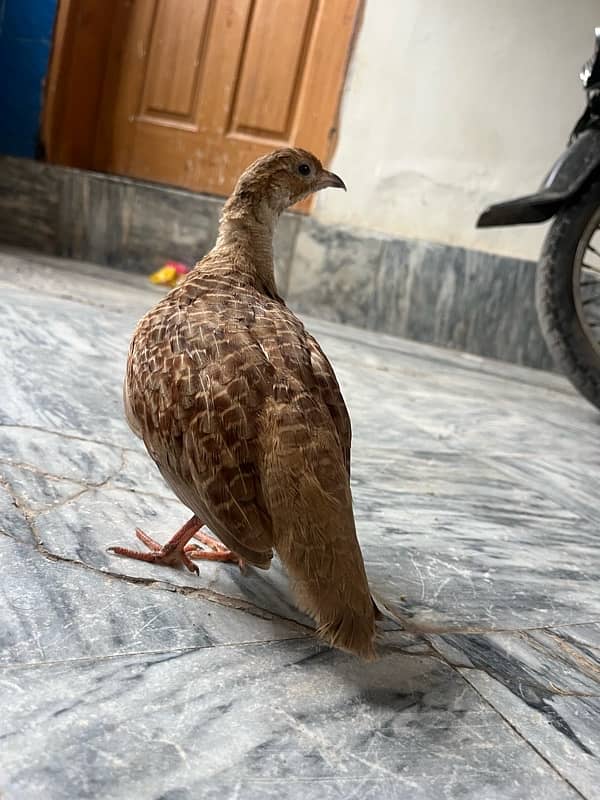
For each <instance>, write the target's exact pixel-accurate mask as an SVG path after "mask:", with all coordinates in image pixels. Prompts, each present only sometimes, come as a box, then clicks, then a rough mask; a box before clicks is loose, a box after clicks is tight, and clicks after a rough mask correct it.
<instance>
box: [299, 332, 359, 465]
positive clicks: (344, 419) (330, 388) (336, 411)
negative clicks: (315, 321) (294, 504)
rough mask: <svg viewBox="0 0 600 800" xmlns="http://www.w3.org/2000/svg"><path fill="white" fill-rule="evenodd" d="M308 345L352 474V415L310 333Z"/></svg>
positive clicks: (318, 346) (316, 377) (323, 355)
mask: <svg viewBox="0 0 600 800" xmlns="http://www.w3.org/2000/svg"><path fill="white" fill-rule="evenodd" d="M306 345H307V347H308V350H309V352H310V360H311V364H312V369H313V373H314V376H315V381H316V386H317V389H318V392H319V394H320V397H321V399H322V400H323V402H324V403H325V405H326V406H327V408H328V410H329V413H330V414H331V418H332V420H333V423H334V425H335V429H336V431H337V434H338V437H339V440H340V445H341V448H342V452H343V454H344V463H345V466H346V471H347V472H348V476H350V450H351V446H352V425H351V423H350V415H349V414H348V409H347V408H346V403H345V402H344V398H343V397H342V392H341V390H340V387H339V384H338V382H337V378H336V377H335V372H334V371H333V367H332V366H331V364H330V362H329V359H328V358H327V356H326V355H325V353H324V352H323V351H322V350H321V347H320V345H319V343H318V342H317V340H316V339H315V338H314V337H313V336H311V335H310V334H308V333H307V334H306Z"/></svg>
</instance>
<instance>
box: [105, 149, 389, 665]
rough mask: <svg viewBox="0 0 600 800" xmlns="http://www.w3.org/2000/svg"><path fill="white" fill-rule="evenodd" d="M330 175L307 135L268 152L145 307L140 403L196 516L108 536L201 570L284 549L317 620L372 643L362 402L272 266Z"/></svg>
mask: <svg viewBox="0 0 600 800" xmlns="http://www.w3.org/2000/svg"><path fill="white" fill-rule="evenodd" d="M328 186H331V187H339V188H342V189H345V188H346V187H345V186H344V183H343V181H342V180H341V178H339V177H338V176H337V175H335V174H333V173H332V172H328V171H327V170H325V169H324V168H323V167H322V165H321V163H320V161H319V160H318V159H317V158H316V157H315V156H313V155H312V154H311V153H308V152H306V151H304V150H300V149H282V150H276V151H275V152H273V153H270V154H269V155H267V156H265V157H264V158H260V159H259V160H258V161H255V162H254V163H253V164H252V165H251V166H250V167H249V168H248V169H247V170H246V171H245V172H244V173H243V175H242V176H241V177H240V179H239V181H238V183H237V185H236V187H235V189H234V191H233V194H232V195H231V197H230V198H229V199H228V201H227V202H226V204H225V206H224V208H223V212H222V215H221V219H220V225H219V234H218V238H217V241H216V244H215V246H214V248H213V249H212V250H211V251H210V253H208V255H207V256H205V257H204V258H203V259H202V260H201V261H200V262H198V264H196V266H195V267H194V269H193V270H192V271H191V272H190V273H189V274H188V275H187V276H186V278H185V279H184V280H183V282H182V283H181V284H179V285H178V286H177V287H176V288H175V289H173V290H172V291H171V292H170V293H169V294H168V295H167V296H166V297H165V298H164V299H162V300H161V301H160V302H159V303H158V305H156V306H155V307H154V308H153V309H151V310H150V311H149V312H148V313H147V314H146V316H145V317H143V318H142V320H141V321H140V322H139V323H138V325H137V327H136V329H135V333H134V335H133V340H132V342H131V347H130V350H129V359H128V363H127V375H126V378H125V386H124V403H125V411H126V415H127V419H128V421H129V424H130V425H131V428H132V429H133V431H134V432H135V433H136V434H137V435H138V436H140V437H141V438H142V439H143V440H144V444H145V445H146V448H147V450H148V452H149V453H150V455H151V457H152V458H153V460H154V461H155V462H156V464H157V465H158V468H159V470H160V472H161V473H162V475H163V477H164V478H165V480H166V481H167V483H168V484H169V485H170V486H171V488H172V489H173V491H174V492H175V494H176V495H177V497H178V498H179V499H180V500H181V501H182V503H184V504H185V505H186V506H187V507H188V508H189V509H191V511H192V512H193V516H192V518H191V519H190V520H189V521H188V522H187V523H186V524H185V525H184V526H183V527H182V528H181V529H180V530H179V531H178V532H177V533H176V534H175V535H174V536H173V537H172V538H171V539H170V541H169V542H167V544H165V545H164V546H161V545H160V544H158V543H157V542H156V541H154V539H151V538H150V537H149V536H148V535H147V534H145V533H144V532H143V531H140V530H139V529H138V530H137V531H136V534H137V536H138V538H139V539H140V540H141V541H142V542H143V543H144V544H145V545H146V546H147V547H148V548H149V551H148V552H139V551H136V550H130V549H128V548H123V547H113V548H110V549H111V550H112V551H113V552H115V553H117V554H119V555H123V556H129V557H131V558H137V559H141V560H143V561H150V562H153V563H157V564H169V565H179V564H184V565H185V566H186V567H187V568H188V569H190V570H192V571H194V572H197V571H198V570H197V567H196V566H195V564H193V562H192V561H191V560H190V559H191V558H199V559H212V560H223V561H225V560H229V561H237V562H238V563H239V564H240V566H242V565H243V564H244V563H245V562H247V563H249V564H253V565H255V566H256V567H260V568H263V569H268V568H269V565H270V562H271V558H272V557H273V551H274V550H275V551H276V552H277V553H278V555H279V557H280V559H281V561H282V562H283V564H284V566H285V568H286V570H287V572H288V574H289V576H290V578H291V581H292V584H293V588H294V592H295V596H296V598H297V602H298V604H299V606H300V607H301V608H302V610H304V611H306V612H307V613H308V614H310V615H311V616H312V617H313V619H314V620H315V621H316V623H317V625H318V631H317V633H318V635H320V636H321V637H322V638H323V639H325V640H326V641H328V642H329V643H330V644H332V645H334V646H336V647H339V648H341V649H344V650H348V651H351V652H353V653H357V654H359V655H361V656H364V657H371V656H372V655H373V653H374V637H375V618H376V616H377V615H378V612H377V611H376V608H375V606H374V603H373V599H372V597H371V593H370V591H369V586H368V583H367V577H366V574H365V568H364V563H363V559H362V554H361V551H360V548H359V544H358V540H357V538H356V531H355V525H354V515H353V512H352V496H351V493H350V441H351V428H350V418H349V416H348V411H347V409H346V406H345V403H344V399H343V397H342V394H341V392H340V388H339V386H338V383H337V380H336V377H335V374H334V371H333V368H332V366H331V364H330V363H329V361H328V360H327V358H326V357H325V355H324V353H323V351H322V350H321V348H320V346H319V344H318V343H317V341H316V340H315V339H314V338H313V337H312V336H311V335H310V334H309V333H307V331H306V330H305V329H304V326H303V324H302V322H301V321H300V320H299V319H298V318H297V317H296V316H295V315H294V314H293V313H292V312H291V311H290V310H289V309H288V308H287V306H286V304H285V302H284V301H283V299H282V298H281V297H280V296H279V294H278V292H277V288H276V286H275V278H274V274H273V247H272V242H273V229H274V226H275V223H276V222H277V219H278V217H279V215H280V214H281V213H282V212H283V211H284V210H285V209H286V208H287V207H288V206H291V205H292V204H294V203H296V202H298V201H299V200H302V199H303V198H304V197H306V196H307V195H309V194H310V193H312V192H315V191H317V190H319V189H324V188H325V187H328ZM204 524H206V525H207V526H208V527H209V528H210V529H211V530H212V531H213V532H214V533H215V534H216V535H218V536H219V538H220V539H221V541H222V542H223V543H224V545H223V544H220V543H219V542H216V541H215V540H214V539H213V538H212V537H208V536H206V535H204V534H203V533H201V532H200V528H201V527H202V526H203V525H204ZM192 537H195V538H199V539H200V540H201V541H202V542H203V543H204V544H205V545H207V546H208V548H209V549H201V548H200V547H198V546H197V545H195V544H193V543H190V539H191V538H192Z"/></svg>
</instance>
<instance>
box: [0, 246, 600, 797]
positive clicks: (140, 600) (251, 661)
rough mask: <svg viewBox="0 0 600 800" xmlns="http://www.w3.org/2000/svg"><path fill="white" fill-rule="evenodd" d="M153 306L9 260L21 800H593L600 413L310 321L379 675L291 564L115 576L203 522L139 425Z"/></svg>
mask: <svg viewBox="0 0 600 800" xmlns="http://www.w3.org/2000/svg"><path fill="white" fill-rule="evenodd" d="M159 294H160V291H159V290H158V289H155V288H154V287H151V286H149V285H147V284H146V282H145V281H144V279H143V278H140V277H138V276H133V275H128V274H126V273H119V272H116V271H114V270H108V269H104V268H100V267H94V266H90V265H85V264H78V263H74V262H69V261H61V260H58V259H50V258H46V257H44V256H39V255H34V254H27V253H23V252H18V251H3V252H2V253H1V254H0V336H1V341H2V344H1V345H0V398H1V399H0V708H1V709H2V712H1V713H0V737H1V743H0V796H1V797H2V798H3V800H29V798H40V797H43V798H45V799H46V800H67V798H68V799H69V800H75V799H76V800H83V799H84V798H102V799H103V800H117V798H118V799H119V800H131V799H132V798H133V799H134V800H135V799H136V798H143V799H144V800H196V798H219V800H229V798H232V799H233V798H238V799H239V800H254V798H256V799H257V800H258V798H261V800H262V799H263V798H265V799H266V800H268V799H269V798H273V800H275V798H290V800H295V799H296V798H302V800H313V798H315V800H316V799H317V798H318V799H319V800H321V799H323V800H329V799H330V798H331V799H332V800H333V799H334V798H335V800H341V799H342V798H348V799H349V798H356V800H376V799H377V798H386V799H387V798H410V800H421V799H422V798H435V800H442V799H446V798H448V799H450V798H452V800H454V798H459V797H460V798H473V799H474V800H475V798H477V800H488V799H490V800H491V799H492V798H498V799H499V800H500V798H501V799H502V800H512V799H513V798H514V800H535V799H536V798H540V800H541V799H542V798H543V800H554V799H555V798H565V800H566V798H582V797H583V798H587V799H588V800H592V799H593V798H596V797H598V787H599V786H600V594H599V582H598V579H599V577H600V543H599V541H598V538H599V535H600V534H599V527H600V505H599V504H598V502H597V498H598V475H599V474H600V473H599V471H600V414H598V413H597V412H596V411H595V410H594V409H593V408H592V407H591V406H589V405H587V404H586V403H585V402H584V401H583V400H581V399H580V398H579V397H578V396H577V395H576V394H575V393H574V392H573V391H572V390H571V389H570V387H569V386H568V384H567V383H566V382H565V381H564V380H562V378H560V377H558V376H555V375H551V374H546V373H542V372H534V371H529V370H526V369H523V368H518V367H514V366H509V365H506V364H502V363H498V362H491V361H485V360H482V359H479V358H476V357H472V356H465V355H462V354H459V353H453V352H450V351H446V350H439V349H436V348H432V347H427V346H422V345H417V344H415V343H411V342H407V341H403V340H400V339H394V338H391V337H386V336H382V335H379V334H377V335H376V334H369V333H367V332H365V331H359V330H356V329H352V328H344V327H340V326H337V325H334V324H327V323H322V322H317V321H308V326H309V328H311V330H312V331H313V332H314V333H315V334H316V335H317V336H318V338H319V339H320V340H321V342H322V344H323V345H324V347H325V349H326V351H327V352H328V353H329V354H330V356H331V359H332V361H333V362H334V365H335V367H336V370H337V372H338V376H339V378H340V381H341V383H342V386H343V389H344V393H345V396H346V399H347V402H348V405H349V407H350V411H351V415H352V419H353V425H354V431H355V439H354V442H355V443H354V451H353V491H354V498H355V507H356V517H357V526H358V532H359V536H360V540H361V544H362V547H363V552H364V555H365V561H366V564H367V569H368V573H369V576H370V579H371V582H372V586H373V588H374V591H375V593H376V594H377V596H378V598H380V599H381V601H382V602H383V603H384V604H385V605H386V606H387V608H388V609H389V610H390V618H389V619H388V620H386V621H385V623H383V624H382V631H381V641H380V646H379V649H380V658H379V659H378V660H377V661H375V662H374V663H370V664H363V663H361V662H360V661H358V660H356V659H355V658H352V657H350V656H346V655H343V654H340V653H338V652H334V651H331V650H329V649H328V648H326V647H324V646H322V645H320V644H318V643H317V642H316V641H315V639H314V638H313V636H312V635H311V629H310V623H309V621H308V620H307V619H306V618H304V617H303V616H302V615H301V614H299V613H298V612H297V611H296V610H295V608H294V606H293V604H292V601H291V597H290V593H289V591H288V588H287V582H286V579H285V576H284V575H283V573H282V571H281V569H280V567H279V565H278V564H277V563H276V564H274V566H273V567H272V569H271V570H270V571H269V572H268V573H263V572H260V573H258V572H253V571H250V572H249V574H247V575H245V576H243V575H241V574H240V573H239V571H238V570H237V567H234V566H232V565H210V564H202V565H201V571H200V575H199V576H195V575H191V574H190V573H184V572H179V571H176V570H172V569H166V568H161V567H154V566H151V565H148V564H143V563H140V562H135V561H127V560H123V559H119V558H116V557H114V556H111V555H110V554H109V553H107V551H106V548H107V546H108V545H110V544H115V543H123V541H124V540H126V539H127V538H128V537H130V536H131V534H132V531H133V529H134V528H135V527H136V525H141V526H142V527H144V528H145V529H146V530H148V531H149V532H150V533H151V534H154V535H156V537H157V538H163V539H164V538H166V536H167V535H168V534H169V533H170V532H172V531H173V530H174V529H175V527H176V526H178V525H179V524H180V523H182V522H183V521H184V520H185V519H186V516H187V514H186V510H185V509H184V508H183V507H182V506H181V505H180V504H179V503H178V502H177V501H176V500H175V499H174V497H173V496H172V495H171V493H170V492H169V490H168V488H167V487H166V486H165V485H164V483H163V482H162V480H161V478H160V477H159V475H158V474H157V472H156V470H155V468H154V465H153V464H152V463H151V461H150V460H149V458H148V457H147V456H146V455H145V453H144V451H143V448H142V446H141V445H140V443H139V442H138V441H137V440H136V439H135V438H134V436H133V435H132V434H131V433H130V432H129V430H128V428H127V425H126V423H125V421H124V418H123V414H122V410H121V379H122V373H123V366H124V362H125V355H126V350H127V345H128V340H129V336H130V334H131V331H132V328H133V326H134V324H135V322H136V320H137V318H138V317H139V316H140V315H141V314H142V313H143V312H144V311H145V309H146V308H148V307H149V306H150V305H151V304H152V303H153V302H155V301H156V299H157V297H158V296H159Z"/></svg>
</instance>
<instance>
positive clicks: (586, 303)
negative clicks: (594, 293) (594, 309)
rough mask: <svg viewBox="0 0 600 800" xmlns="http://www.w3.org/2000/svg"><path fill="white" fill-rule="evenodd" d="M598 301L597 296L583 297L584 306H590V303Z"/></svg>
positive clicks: (582, 303)
mask: <svg viewBox="0 0 600 800" xmlns="http://www.w3.org/2000/svg"><path fill="white" fill-rule="evenodd" d="M597 302H598V298H597V297H584V298H582V299H581V305H582V306H589V304H590V303H597Z"/></svg>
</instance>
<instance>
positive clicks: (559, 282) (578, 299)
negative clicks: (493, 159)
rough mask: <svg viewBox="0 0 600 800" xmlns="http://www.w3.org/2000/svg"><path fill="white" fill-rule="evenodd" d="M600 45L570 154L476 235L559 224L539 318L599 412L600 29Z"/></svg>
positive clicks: (500, 207) (546, 255)
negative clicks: (507, 227) (504, 227)
mask: <svg viewBox="0 0 600 800" xmlns="http://www.w3.org/2000/svg"><path fill="white" fill-rule="evenodd" d="M595 38H596V46H595V50H594V55H593V57H592V58H591V59H590V61H588V62H586V64H585V65H584V66H583V69H582V71H581V73H580V78H581V81H582V83H583V87H584V89H585V91H586V95H587V105H586V108H585V111H584V112H583V114H582V115H581V117H580V118H579V120H578V121H577V124H576V125H575V127H574V128H573V131H572V133H571V136H570V138H569V142H568V145H567V149H566V150H565V151H564V153H563V154H562V155H561V156H560V158H559V159H558V160H557V161H556V163H555V164H554V166H553V167H552V169H551V170H550V172H549V174H548V176H547V177H546V179H545V180H544V181H543V183H542V185H541V187H540V189H539V191H538V192H536V193H535V194H530V195H527V196H526V197H519V198H517V199H516V200H509V201H507V202H504V203H497V204H495V205H492V206H490V207H489V208H487V209H486V210H485V211H484V212H483V213H482V214H481V216H480V217H479V219H478V220H477V227H480V228H487V227H494V226H501V225H523V224H531V223H536V222H544V221H545V220H548V219H550V218H551V217H554V221H553V223H552V225H551V227H550V229H549V231H548V234H547V235H546V238H545V240H544V244H543V247H542V252H541V256H540V260H539V262H538V267H537V272H536V287H535V303H536V310H537V315H538V318H539V322H540V327H541V329H542V333H543V335H544V339H545V340H546V344H547V345H548V349H549V350H550V353H551V354H552V356H553V358H554V361H555V363H556V365H557V366H558V368H559V369H560V370H561V371H562V372H563V374H564V375H565V376H566V377H567V378H568V379H569V380H570V381H571V383H572V384H573V386H575V388H576V389H577V390H578V391H579V392H580V393H581V394H582V395H583V396H584V397H585V398H587V400H589V401H590V402H591V403H593V404H594V405H595V406H596V407H597V408H600V28H596V29H595Z"/></svg>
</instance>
